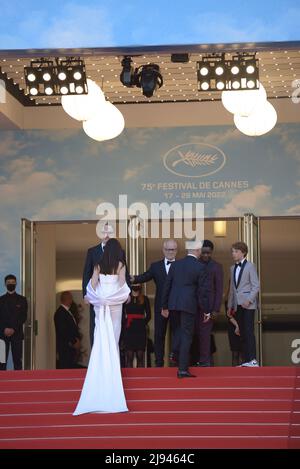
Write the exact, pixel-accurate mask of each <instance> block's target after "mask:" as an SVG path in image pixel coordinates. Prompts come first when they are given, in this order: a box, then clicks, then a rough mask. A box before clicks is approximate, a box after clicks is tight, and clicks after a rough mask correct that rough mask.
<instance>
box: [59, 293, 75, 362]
mask: <svg viewBox="0 0 300 469" xmlns="http://www.w3.org/2000/svg"><path fill="white" fill-rule="evenodd" d="M60 301H61V305H60V306H59V308H58V309H57V310H56V312H55V314H54V323H55V332H56V353H57V354H58V368H77V358H78V354H79V350H80V333H79V329H78V325H77V323H76V320H75V318H74V316H73V314H72V313H71V311H70V307H71V305H72V303H73V297H72V294H71V292H69V291H64V292H62V294H61V295H60Z"/></svg>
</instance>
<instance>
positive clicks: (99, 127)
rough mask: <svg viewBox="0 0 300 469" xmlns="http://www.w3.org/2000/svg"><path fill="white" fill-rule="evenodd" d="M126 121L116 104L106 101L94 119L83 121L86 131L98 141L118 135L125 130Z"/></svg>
mask: <svg viewBox="0 0 300 469" xmlns="http://www.w3.org/2000/svg"><path fill="white" fill-rule="evenodd" d="M124 126H125V121H124V117H123V114H122V113H121V112H120V111H119V109H118V108H116V106H114V105H113V104H111V103H110V102H109V101H106V102H105V103H104V104H103V105H102V106H101V109H99V112H98V113H97V114H96V115H94V117H93V118H92V119H89V120H87V121H85V122H83V130H84V131H85V133H86V134H87V135H88V136H89V137H90V138H92V139H93V140H97V141H98V142H102V141H103V140H110V139H112V138H115V137H117V136H118V135H120V133H121V132H122V131H123V129H124Z"/></svg>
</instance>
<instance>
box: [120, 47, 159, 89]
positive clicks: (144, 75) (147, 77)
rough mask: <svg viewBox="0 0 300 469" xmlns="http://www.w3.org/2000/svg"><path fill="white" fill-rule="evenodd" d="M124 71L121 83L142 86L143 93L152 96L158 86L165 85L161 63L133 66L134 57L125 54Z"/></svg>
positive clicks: (121, 75)
mask: <svg viewBox="0 0 300 469" xmlns="http://www.w3.org/2000/svg"><path fill="white" fill-rule="evenodd" d="M121 64H122V67H123V69H122V71H121V74H120V80H121V83H123V85H124V86H126V87H127V88H131V87H133V86H136V87H137V88H142V90H143V95H144V96H146V97H147V98H151V97H152V96H153V93H154V92H155V90H156V89H157V88H160V87H161V86H162V85H163V77H162V75H161V73H160V69H159V65H156V64H153V63H150V64H147V65H141V66H140V67H137V68H135V69H134V68H133V66H132V58H131V57H128V56H125V57H124V58H123V60H122V62H121Z"/></svg>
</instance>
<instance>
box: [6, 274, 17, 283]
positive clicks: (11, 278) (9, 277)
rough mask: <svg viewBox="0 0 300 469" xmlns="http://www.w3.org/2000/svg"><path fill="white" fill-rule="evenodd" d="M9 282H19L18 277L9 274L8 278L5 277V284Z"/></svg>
mask: <svg viewBox="0 0 300 469" xmlns="http://www.w3.org/2000/svg"><path fill="white" fill-rule="evenodd" d="M7 280H15V281H17V277H16V276H15V275H13V274H8V275H6V277H5V279H4V283H6V282H7Z"/></svg>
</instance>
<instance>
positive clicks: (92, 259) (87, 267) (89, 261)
mask: <svg viewBox="0 0 300 469" xmlns="http://www.w3.org/2000/svg"><path fill="white" fill-rule="evenodd" d="M101 234H102V240H101V243H100V244H97V246H93V247H91V248H89V249H88V251H87V255H86V259H85V264H84V269H83V275H82V295H83V297H85V295H86V287H87V284H88V283H89V281H90V279H91V278H92V275H93V272H94V267H95V265H98V264H99V262H100V260H101V258H102V255H103V252H104V249H105V244H106V243H107V241H108V240H109V239H110V238H113V237H114V234H115V233H114V229H113V227H112V226H111V225H109V224H108V223H105V225H103V227H102V229H101ZM124 261H125V252H124ZM126 281H127V284H128V286H129V287H130V278H129V273H128V271H127V268H126ZM94 330H95V311H94V307H93V305H90V342H91V347H92V346H93V342H94Z"/></svg>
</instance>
